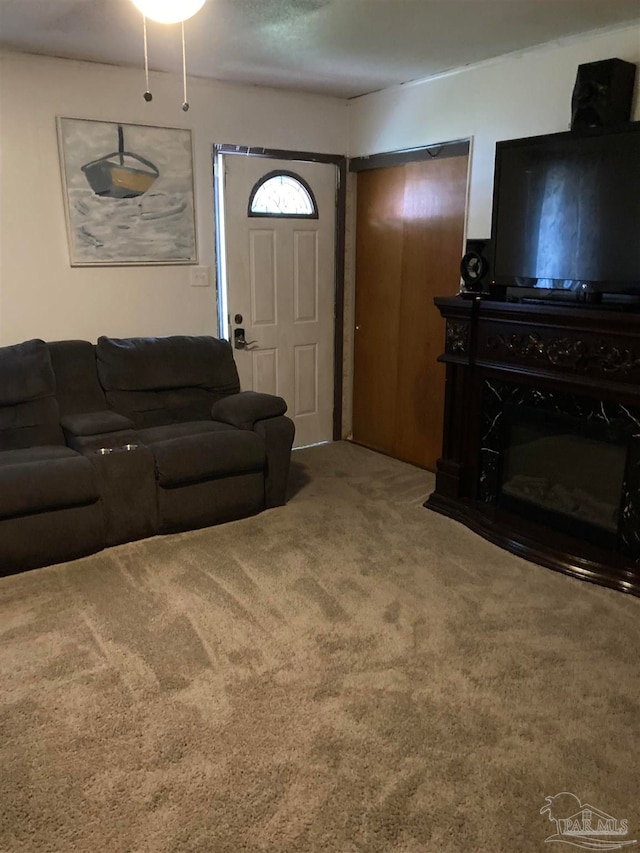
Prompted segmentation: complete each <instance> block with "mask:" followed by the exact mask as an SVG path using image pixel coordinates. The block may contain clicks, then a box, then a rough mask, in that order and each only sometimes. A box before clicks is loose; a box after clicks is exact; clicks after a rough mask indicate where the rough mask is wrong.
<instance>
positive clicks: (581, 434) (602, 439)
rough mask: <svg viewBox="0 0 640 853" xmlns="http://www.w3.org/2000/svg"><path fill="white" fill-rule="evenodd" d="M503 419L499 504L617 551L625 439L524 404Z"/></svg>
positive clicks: (612, 432)
mask: <svg viewBox="0 0 640 853" xmlns="http://www.w3.org/2000/svg"><path fill="white" fill-rule="evenodd" d="M505 415H506V417H505V433H506V435H505V445H504V451H503V454H502V471H501V478H500V483H501V484H500V490H499V498H498V503H499V505H501V506H503V507H504V508H505V509H507V510H514V511H516V512H518V513H520V514H521V515H524V516H527V517H530V518H531V519H532V520H534V521H538V522H542V523H544V524H548V525H549V526H552V527H555V528H557V529H560V530H563V531H565V532H566V533H570V534H572V535H577V536H580V537H581V538H584V539H588V540H590V541H592V542H595V543H596V544H601V545H603V546H606V547H615V545H616V542H617V538H618V527H619V520H620V509H621V503H622V495H623V483H624V477H625V466H626V458H627V443H628V440H627V438H626V437H625V436H623V435H620V434H616V431H615V430H611V429H608V428H607V426H606V425H603V424H598V423H590V422H584V421H581V420H579V419H577V418H572V417H569V416H565V415H558V414H551V413H550V412H548V411H547V412H541V411H540V410H536V409H533V408H529V407H527V406H517V407H513V408H510V409H508V410H506V411H505Z"/></svg>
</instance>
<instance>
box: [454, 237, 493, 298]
mask: <svg viewBox="0 0 640 853" xmlns="http://www.w3.org/2000/svg"><path fill="white" fill-rule="evenodd" d="M490 274H491V242H490V241H489V240H467V243H466V247H465V253H464V255H463V256H462V260H461V261H460V275H461V276H462V281H463V282H464V289H465V290H467V291H471V292H474V293H477V292H479V291H481V290H483V289H484V287H485V285H487V284H488V283H489V276H490Z"/></svg>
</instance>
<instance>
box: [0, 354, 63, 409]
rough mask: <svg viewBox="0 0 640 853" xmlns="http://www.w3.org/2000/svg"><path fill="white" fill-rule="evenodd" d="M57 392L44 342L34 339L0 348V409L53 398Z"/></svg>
mask: <svg viewBox="0 0 640 853" xmlns="http://www.w3.org/2000/svg"><path fill="white" fill-rule="evenodd" d="M55 390H56V380H55V376H54V374H53V367H52V366H51V359H50V357H49V350H48V349H47V345H46V344H45V342H44V341H41V340H38V339H34V340H32V341H25V342H24V343H22V344H15V345H14V346H10V347H0V406H10V405H14V404H15V403H25V402H27V401H29V400H40V399H42V398H43V397H51V396H53V394H54V393H55Z"/></svg>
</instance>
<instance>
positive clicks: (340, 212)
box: [213, 144, 347, 441]
mask: <svg viewBox="0 0 640 853" xmlns="http://www.w3.org/2000/svg"><path fill="white" fill-rule="evenodd" d="M229 154H241V155H243V156H244V157H265V158H269V159H273V160H291V161H292V162H293V161H296V160H297V161H303V162H310V163H329V164H333V165H334V166H335V167H336V170H337V194H336V235H335V256H336V257H335V295H334V317H335V322H334V329H333V332H334V334H333V341H334V343H333V350H334V358H333V439H334V441H338V440H339V439H340V438H341V437H342V369H343V365H342V360H343V348H344V347H343V333H344V266H345V221H346V206H347V158H346V157H343V156H342V155H340V154H319V153H316V152H310V151H282V150H279V149H268V148H248V147H246V146H244V145H223V144H215V145H214V146H213V188H214V221H215V231H216V234H215V246H216V253H215V254H216V290H217V297H218V334H219V335H220V337H221V338H222V337H224V338H228V329H229V318H228V308H227V291H226V281H225V280H224V274H225V269H224V264H222V263H220V260H219V259H220V258H224V254H225V234H224V192H223V189H224V188H223V181H224V175H223V173H222V171H221V169H220V162H221V155H225V156H226V155H229Z"/></svg>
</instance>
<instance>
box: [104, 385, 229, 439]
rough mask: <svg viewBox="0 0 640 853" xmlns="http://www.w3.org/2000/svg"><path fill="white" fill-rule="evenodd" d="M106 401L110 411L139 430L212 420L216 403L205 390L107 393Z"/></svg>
mask: <svg viewBox="0 0 640 853" xmlns="http://www.w3.org/2000/svg"><path fill="white" fill-rule="evenodd" d="M106 398H107V402H108V404H109V405H110V406H111V408H112V409H115V410H116V411H117V412H121V413H122V414H123V415H126V417H128V418H131V420H132V421H133V423H134V424H135V426H136V427H137V428H139V429H145V428H146V427H154V426H162V425H163V424H173V423H182V422H185V421H204V420H211V404H212V402H213V401H214V400H215V399H216V398H215V397H212V395H211V394H210V393H209V392H208V391H205V389H204V388H170V389H166V390H162V391H107V392H106Z"/></svg>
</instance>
